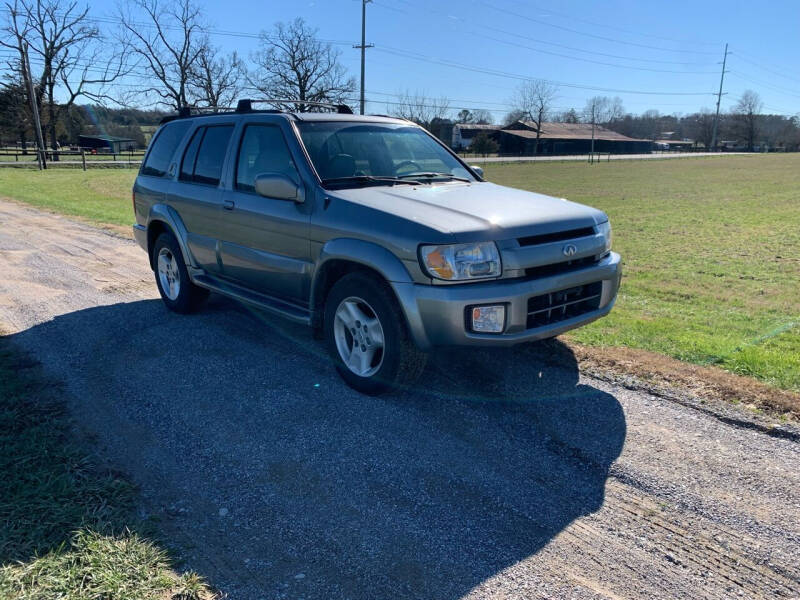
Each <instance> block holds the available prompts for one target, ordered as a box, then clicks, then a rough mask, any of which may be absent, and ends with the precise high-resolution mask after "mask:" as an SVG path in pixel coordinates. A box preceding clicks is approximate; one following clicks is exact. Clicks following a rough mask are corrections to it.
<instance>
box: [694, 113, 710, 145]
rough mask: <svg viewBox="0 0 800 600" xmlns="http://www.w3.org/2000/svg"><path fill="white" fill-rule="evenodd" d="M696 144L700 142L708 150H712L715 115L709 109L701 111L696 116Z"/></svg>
mask: <svg viewBox="0 0 800 600" xmlns="http://www.w3.org/2000/svg"><path fill="white" fill-rule="evenodd" d="M694 126H695V127H696V129H695V136H694V139H695V144H697V142H700V143H701V144H703V146H704V147H705V149H706V150H710V149H711V142H712V139H713V136H714V113H713V112H711V111H710V110H709V109H707V108H703V109H701V110H700V112H699V113H697V115H695V122H694Z"/></svg>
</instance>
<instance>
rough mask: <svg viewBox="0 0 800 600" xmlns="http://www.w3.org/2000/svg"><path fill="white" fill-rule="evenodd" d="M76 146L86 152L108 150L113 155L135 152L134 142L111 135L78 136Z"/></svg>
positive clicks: (135, 145)
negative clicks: (84, 149) (129, 151)
mask: <svg viewBox="0 0 800 600" xmlns="http://www.w3.org/2000/svg"><path fill="white" fill-rule="evenodd" d="M78 146H80V147H81V148H86V149H87V150H108V151H109V152H113V153H114V154H119V153H120V152H127V151H128V150H136V147H137V144H136V140H132V139H130V138H122V137H115V136H113V135H79V136H78Z"/></svg>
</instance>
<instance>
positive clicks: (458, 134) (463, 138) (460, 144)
mask: <svg viewBox="0 0 800 600" xmlns="http://www.w3.org/2000/svg"><path fill="white" fill-rule="evenodd" d="M499 129H500V125H488V124H483V123H456V124H455V125H453V135H452V139H451V142H450V147H451V148H455V149H456V150H464V149H466V148H469V147H470V146H471V145H472V142H473V141H474V140H475V137H476V136H477V135H478V134H479V133H485V134H487V135H489V136H492V137H494V136H495V135H496V132H497V131H498V130H499Z"/></svg>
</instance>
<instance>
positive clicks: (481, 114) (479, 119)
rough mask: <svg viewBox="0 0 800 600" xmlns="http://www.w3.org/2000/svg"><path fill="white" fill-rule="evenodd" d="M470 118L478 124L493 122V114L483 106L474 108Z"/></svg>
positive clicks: (490, 123)
mask: <svg viewBox="0 0 800 600" xmlns="http://www.w3.org/2000/svg"><path fill="white" fill-rule="evenodd" d="M472 119H473V120H474V122H475V123H478V124H479V125H492V124H493V123H494V116H492V113H491V112H489V111H488V110H486V109H485V108H476V109H475V110H474V111H473V112H472Z"/></svg>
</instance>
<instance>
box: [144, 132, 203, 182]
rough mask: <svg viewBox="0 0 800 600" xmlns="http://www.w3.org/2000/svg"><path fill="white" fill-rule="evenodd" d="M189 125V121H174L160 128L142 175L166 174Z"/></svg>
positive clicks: (159, 175) (158, 175)
mask: <svg viewBox="0 0 800 600" xmlns="http://www.w3.org/2000/svg"><path fill="white" fill-rule="evenodd" d="M189 125H191V123H190V122H189V121H176V122H174V123H168V124H167V125H164V126H163V127H162V128H161V130H160V131H159V132H158V134H156V139H155V140H154V141H153V146H152V148H150V152H149V153H148V155H147V160H146V161H145V163H144V166H143V167H142V175H155V176H156V177H162V176H164V175H165V174H166V172H167V169H169V165H170V161H171V160H172V155H173V154H175V149H176V148H177V147H178V144H180V143H181V140H182V139H183V136H184V134H185V133H186V130H187V129H189Z"/></svg>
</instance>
